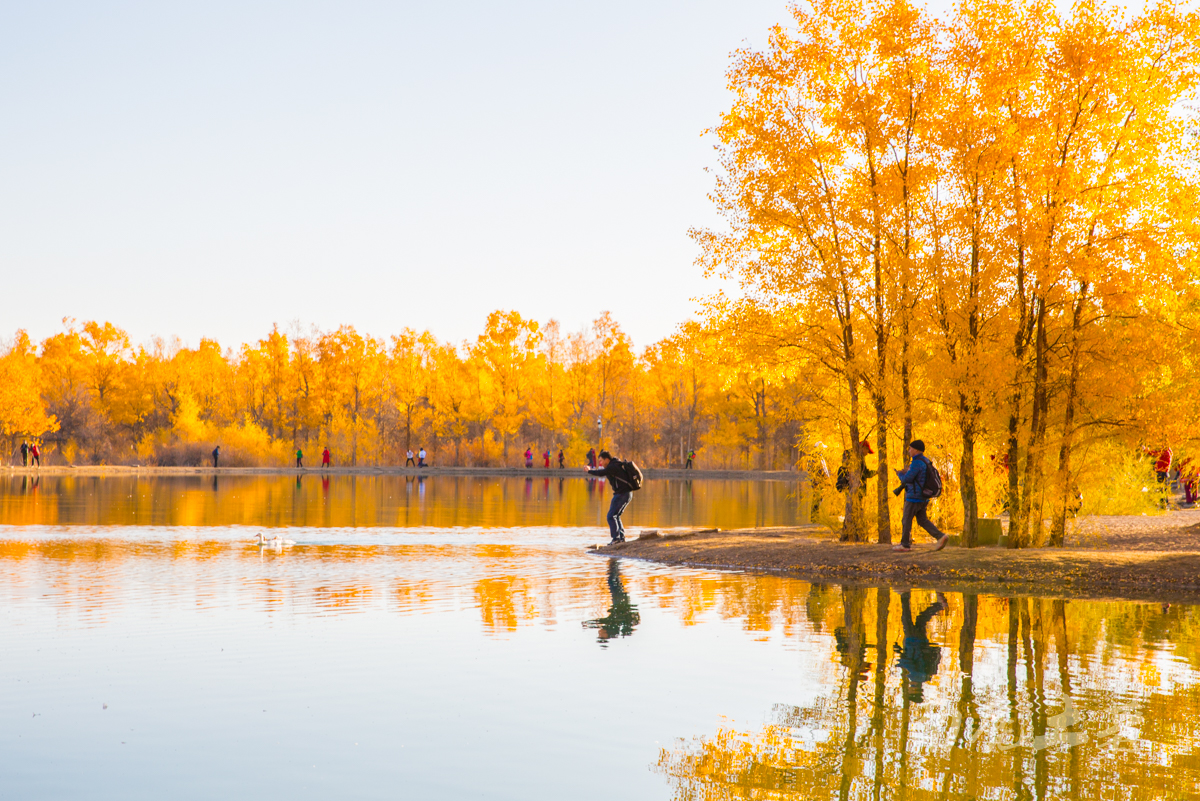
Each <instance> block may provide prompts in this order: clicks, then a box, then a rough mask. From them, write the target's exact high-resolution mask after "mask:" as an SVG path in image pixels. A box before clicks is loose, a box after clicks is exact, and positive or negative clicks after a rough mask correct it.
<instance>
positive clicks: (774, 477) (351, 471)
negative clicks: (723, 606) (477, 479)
mask: <svg viewBox="0 0 1200 801" xmlns="http://www.w3.org/2000/svg"><path fill="white" fill-rule="evenodd" d="M4 474H9V475H15V476H26V475H41V476H123V475H137V476H213V475H219V476H295V475H307V474H321V475H331V476H337V475H348V476H481V477H486V476H496V477H504V476H508V477H519V478H572V477H573V478H578V477H580V476H582V475H583V468H582V467H566V468H563V469H561V470H560V469H559V468H557V467H552V468H549V469H547V468H544V467H532V468H525V467H424V468H420V469H418V468H415V467H329V468H322V467H303V468H296V467H219V468H213V467H151V466H142V465H81V466H78V467H69V466H62V465H54V466H47V467H41V468H37V467H20V466H17V467H12V466H8V467H0V475H4ZM642 474H643V475H644V476H645V478H646V480H647V481H653V480H662V479H687V480H710V481H711V480H717V481H792V482H800V481H803V480H804V477H805V476H804V474H803V473H795V472H790V471H786V470H662V469H646V470H643V471H642Z"/></svg>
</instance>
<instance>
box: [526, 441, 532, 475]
mask: <svg viewBox="0 0 1200 801" xmlns="http://www.w3.org/2000/svg"><path fill="white" fill-rule="evenodd" d="M531 467H533V446H530V447H528V448H526V449H525V469H526V470H528V469H529V468H531Z"/></svg>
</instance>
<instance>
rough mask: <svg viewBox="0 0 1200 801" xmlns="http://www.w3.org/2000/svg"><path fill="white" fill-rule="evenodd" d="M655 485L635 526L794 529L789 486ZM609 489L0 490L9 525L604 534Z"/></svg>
mask: <svg viewBox="0 0 1200 801" xmlns="http://www.w3.org/2000/svg"><path fill="white" fill-rule="evenodd" d="M683 483H685V482H674V481H672V482H662V481H656V482H650V483H648V484H647V485H646V487H645V488H644V489H643V490H642V491H641V492H639V493H638V499H637V502H636V503H635V504H634V507H633V508H632V509H631V511H630V512H629V517H628V518H627V520H630V521H631V522H633V523H634V524H638V525H647V524H648V525H656V526H671V525H691V524H693V523H695V522H703V523H704V524H706V525H719V526H722V527H727V528H732V527H738V526H746V525H752V524H754V522H755V519H756V518H761V517H763V516H766V517H768V518H769V522H772V523H778V524H787V523H794V522H796V520H797V517H796V515H797V504H796V502H795V500H794V494H795V491H796V489H795V485H793V484H791V483H785V482H741V483H743V484H747V483H748V484H750V486H749V487H743V486H738V485H737V483H735V482H708V481H705V482H695V484H696V486H695V487H693V488H691V489H689V495H688V500H687V503H686V504H684V503H680V502H679V498H678V497H677V496H678V491H679V488H680V485H682V484H683ZM603 493H604V488H603V487H602V486H600V485H599V484H598V482H589V481H588V480H586V479H583V478H579V477H578V476H576V477H573V478H570V479H549V478H544V479H543V478H539V479H536V480H535V479H518V478H509V479H485V480H480V479H478V478H468V477H455V476H437V477H434V478H428V479H424V480H421V481H417V480H414V479H413V478H411V477H404V476H386V477H378V476H361V475H358V476H355V475H337V476H332V477H318V476H304V477H303V478H301V479H300V480H299V481H298V482H297V481H296V480H295V479H292V478H288V477H284V476H219V477H212V476H208V477H200V476H196V477H194V478H184V477H171V478H154V477H147V478H135V477H129V476H121V477H111V478H97V477H72V476H44V477H40V478H39V477H34V476H26V475H22V476H13V477H9V478H8V479H3V480H0V520H3V522H4V523H5V524H8V525H73V524H90V525H172V526H206V525H208V526H211V525H244V526H323V527H328V526H334V527H357V526H435V527H469V526H479V525H487V526H504V527H510V526H512V527H515V526H538V525H544V526H579V525H597V524H598V523H601V524H602V521H601V520H598V518H597V509H598V508H599V505H600V504H601V503H602V502H604V501H606V496H604V494H603Z"/></svg>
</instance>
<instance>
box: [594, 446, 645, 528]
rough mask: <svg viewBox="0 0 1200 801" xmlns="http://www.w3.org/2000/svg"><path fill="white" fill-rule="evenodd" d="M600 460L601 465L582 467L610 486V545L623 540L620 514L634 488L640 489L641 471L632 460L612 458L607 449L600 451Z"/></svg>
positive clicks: (627, 503)
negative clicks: (624, 460) (603, 478)
mask: <svg viewBox="0 0 1200 801" xmlns="http://www.w3.org/2000/svg"><path fill="white" fill-rule="evenodd" d="M600 461H601V462H603V463H604V466H603V467H600V468H594V467H585V468H584V469H585V470H587V472H588V475H590V476H603V477H605V478H607V479H608V485H609V486H610V487H612V492H613V495H612V503H610V504H609V506H608V531H609V533H610V534H611V535H612V542H610V543H609V545H612V544H614V543H618V542H624V541H625V526H624V525H623V524H622V523H621V515H622V514H623V513H624V512H625V507H627V506H629V500H630V499H631V498H632V497H633V492H634V490H637V489H641V486H642V471H640V470H638V467H637V465H635V464H634V463H633V462H623V461H621V460H620V459H614V458H613V456H612V454H611V453H609V452H608V451H600Z"/></svg>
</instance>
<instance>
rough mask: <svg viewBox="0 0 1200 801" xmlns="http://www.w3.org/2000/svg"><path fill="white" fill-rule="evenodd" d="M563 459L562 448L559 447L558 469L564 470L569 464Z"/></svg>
mask: <svg viewBox="0 0 1200 801" xmlns="http://www.w3.org/2000/svg"><path fill="white" fill-rule="evenodd" d="M563 459H564V457H563V451H562V448H559V449H558V469H559V470H562V469H563V468H564V467H566V466H567V463H566V462H565V461H564V460H563Z"/></svg>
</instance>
